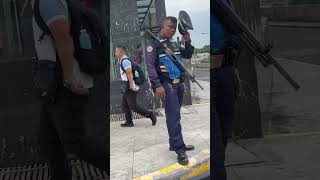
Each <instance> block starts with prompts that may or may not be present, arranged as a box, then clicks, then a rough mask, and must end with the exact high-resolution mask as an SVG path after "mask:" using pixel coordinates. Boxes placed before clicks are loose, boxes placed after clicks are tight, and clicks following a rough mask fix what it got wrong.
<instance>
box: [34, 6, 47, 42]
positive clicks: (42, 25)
mask: <svg viewBox="0 0 320 180" xmlns="http://www.w3.org/2000/svg"><path fill="white" fill-rule="evenodd" d="M39 4H40V0H35V2H34V7H33V16H34V19H35V21H36V23H37V24H38V26H39V27H40V29H41V30H42V34H41V36H40V37H39V39H38V41H39V42H40V41H42V40H43V38H44V36H45V35H51V32H50V29H49V27H48V26H47V24H46V22H44V20H43V18H42V17H41V14H40V9H39Z"/></svg>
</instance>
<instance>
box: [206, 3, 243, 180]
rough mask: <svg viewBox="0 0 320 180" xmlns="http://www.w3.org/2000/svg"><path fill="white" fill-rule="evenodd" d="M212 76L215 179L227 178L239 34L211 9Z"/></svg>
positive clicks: (222, 179) (223, 179)
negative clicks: (231, 29)
mask: <svg viewBox="0 0 320 180" xmlns="http://www.w3.org/2000/svg"><path fill="white" fill-rule="evenodd" d="M210 20H211V27H212V28H211V63H212V69H211V75H212V77H213V79H212V82H213V83H212V85H213V87H211V90H212V94H213V99H212V100H213V105H212V106H211V107H212V108H213V109H212V110H211V112H212V113H213V154H214V156H213V167H214V168H213V179H216V180H226V170H225V167H224V161H225V150H226V147H227V140H228V137H229V136H230V135H231V132H232V121H233V120H234V116H235V100H236V94H237V93H236V87H237V86H236V84H237V81H236V80H238V79H237V78H235V77H237V76H236V74H235V70H236V68H235V67H236V64H237V60H238V54H239V52H238V51H239V37H238V36H236V35H234V34H232V33H231V32H230V31H229V29H227V28H226V27H224V26H223V24H222V22H221V20H220V19H219V18H218V17H217V16H216V12H215V8H213V9H211V17H210Z"/></svg>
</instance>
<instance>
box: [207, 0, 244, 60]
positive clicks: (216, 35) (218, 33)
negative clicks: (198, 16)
mask: <svg viewBox="0 0 320 180" xmlns="http://www.w3.org/2000/svg"><path fill="white" fill-rule="evenodd" d="M228 3H230V2H229V1H228ZM210 23H211V28H210V37H211V42H210V44H211V53H212V54H220V53H222V52H221V51H222V50H223V48H224V47H225V45H231V46H232V47H234V48H239V44H240V38H239V35H237V34H226V33H225V32H226V30H225V27H224V26H223V24H222V22H221V21H220V19H219V18H218V16H217V15H216V12H215V11H214V9H212V11H211V13H210Z"/></svg>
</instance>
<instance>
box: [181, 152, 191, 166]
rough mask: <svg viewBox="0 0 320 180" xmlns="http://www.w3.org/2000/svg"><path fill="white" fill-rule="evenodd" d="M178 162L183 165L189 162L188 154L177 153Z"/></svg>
mask: <svg viewBox="0 0 320 180" xmlns="http://www.w3.org/2000/svg"><path fill="white" fill-rule="evenodd" d="M178 163H179V164H181V165H183V166H185V165H188V164H189V160H188V156H187V154H186V153H179V154H178Z"/></svg>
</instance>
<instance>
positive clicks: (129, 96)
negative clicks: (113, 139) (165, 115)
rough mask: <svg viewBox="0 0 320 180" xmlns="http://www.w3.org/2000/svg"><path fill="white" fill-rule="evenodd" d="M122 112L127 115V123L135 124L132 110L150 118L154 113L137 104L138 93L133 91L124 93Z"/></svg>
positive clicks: (128, 90)
mask: <svg viewBox="0 0 320 180" xmlns="http://www.w3.org/2000/svg"><path fill="white" fill-rule="evenodd" d="M122 110H123V111H124V113H125V117H126V122H128V123H133V122H132V112H131V110H133V111H135V112H136V113H138V114H140V115H142V116H145V117H150V116H151V115H152V111H149V110H148V109H146V108H143V107H141V106H139V105H138V104H137V92H134V91H131V90H130V89H127V90H126V91H125V92H123V96H122Z"/></svg>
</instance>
